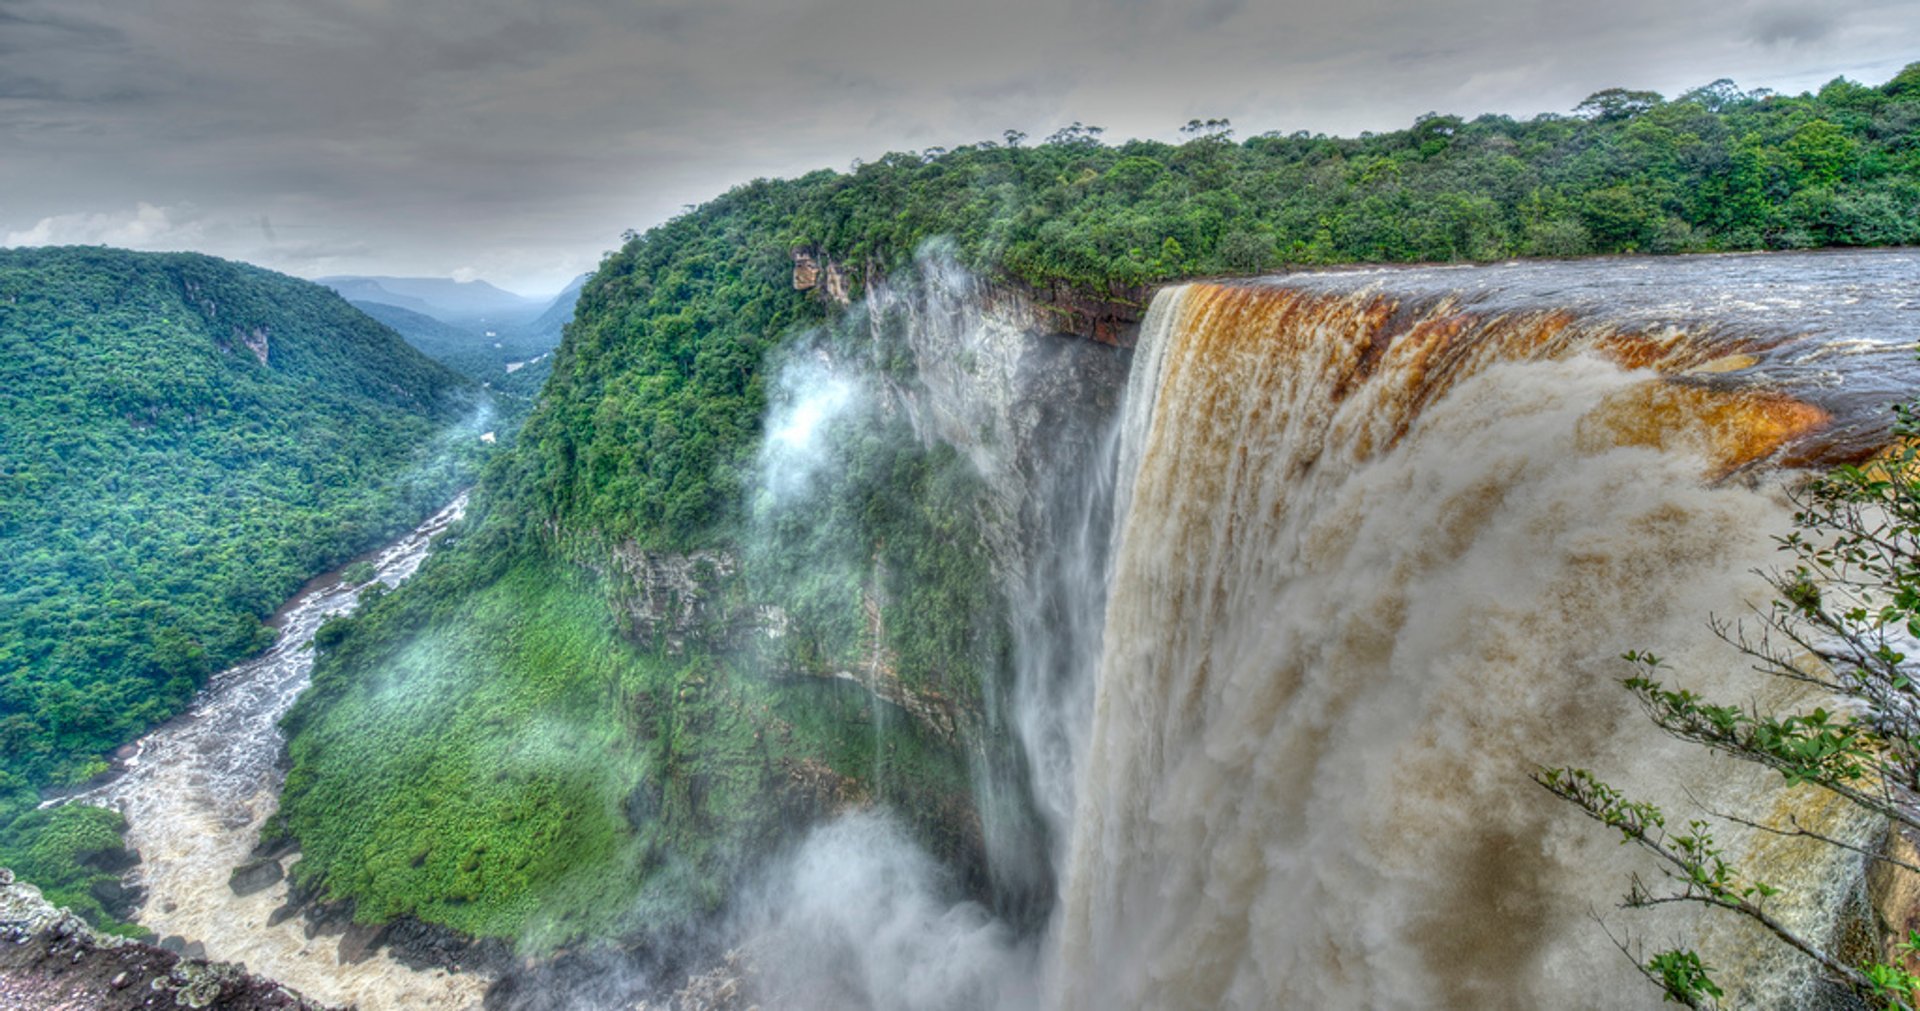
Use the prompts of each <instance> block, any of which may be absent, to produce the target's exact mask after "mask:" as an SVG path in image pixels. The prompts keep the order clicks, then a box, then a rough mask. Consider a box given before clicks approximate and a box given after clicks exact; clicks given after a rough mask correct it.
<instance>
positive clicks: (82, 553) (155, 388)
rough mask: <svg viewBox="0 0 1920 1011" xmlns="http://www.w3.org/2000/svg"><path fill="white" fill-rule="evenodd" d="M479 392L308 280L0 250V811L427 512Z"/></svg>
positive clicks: (143, 716)
mask: <svg viewBox="0 0 1920 1011" xmlns="http://www.w3.org/2000/svg"><path fill="white" fill-rule="evenodd" d="M483 396H484V395H483V394H482V393H481V391H480V390H479V389H478V388H477V386H476V385H475V384H474V383H472V382H470V381H469V380H467V379H464V378H462V377H460V376H458V375H456V374H455V373H453V372H452V371H450V370H448V369H447V368H446V367H444V366H442V365H440V364H438V363H436V362H433V361H431V360H429V359H428V358H426V357H424V356H423V355H421V354H420V353H419V352H418V351H416V350H414V349H413V348H411V347H409V346H407V344H406V343H405V342H404V341H402V340H401V338H400V337H399V336H398V335H396V334H395V333H394V332H393V331H392V330H390V329H389V328H387V327H385V326H382V325H381V324H380V323H378V322H376V321H375V320H373V319H371V318H369V317H368V316H367V315H365V314H364V313H361V312H360V311H358V310H356V309H355V308H353V307H352V306H351V305H348V304H347V302H346V301H345V300H343V299H341V298H340V297H338V296H337V295H335V294H334V293H333V292H331V291H328V290H327V289H325V288H323V287H321V286H319V285H316V284H312V283H309V282H307V281H302V280H298V279H296V278H292V277H287V276H285V275H283V274H276V273H273V272H271V271H267V270H262V269H260V268H258V267H251V266H248V265H245V264H240V263H233V262H229V261H225V260H219V259H215V258H213V257H208V256H200V255H196V254H156V253H133V252H127V251H124V250H115V249H103V248H98V247H88V248H54V249H4V250H0V557H3V558H5V559H6V560H7V561H6V563H5V564H4V565H0V825H4V824H5V823H6V822H7V820H8V819H9V817H10V815H11V812H12V811H13V810H16V809H17V807H18V805H20V804H25V805H26V806H29V807H30V806H31V800H32V795H31V791H24V790H23V788H24V787H26V786H37V785H42V784H46V783H49V782H63V781H72V780H75V779H83V778H85V777H86V776H88V775H91V774H92V773H93V772H95V771H98V770H99V769H100V768H101V764H100V756H101V755H103V754H104V753H106V752H108V751H111V750H113V749H114V748H116V747H118V746H120V745H121V744H123V743H125V742H126V741H128V740H129V739H131V738H132V737H134V736H135V735H136V734H138V733H139V732H140V731H142V730H144V729H146V728H147V727H149V726H151V725H152V724H154V723H156V722H158V721H160V720H163V719H165V718H167V717H168V716H170V715H172V714H173V713H175V712H177V711H179V709H180V707H181V706H183V705H185V704H186V702H187V700H188V699H189V698H191V696H192V694H193V691H194V689H195V688H196V687H198V685H199V684H200V683H201V681H202V680H204V678H205V677H206V676H207V675H208V674H210V673H211V672H213V671H215V670H219V669H221V668H223V667H226V666H228V665H229V664H231V663H233V662H234V661H235V660H237V659H239V658H241V657H243V656H245V655H247V654H249V653H251V652H253V651H255V650H258V649H260V648H261V647H262V646H263V645H265V644H266V643H268V642H271V641H272V639H273V632H272V630H271V629H269V628H267V627H266V626H264V625H263V624H262V619H264V618H266V617H267V616H268V615H269V614H271V613H272V611H273V609H274V608H275V607H277V606H279V604H280V603H281V602H282V601H283V600H284V599H286V597H288V596H289V595H290V594H292V593H293V591H295V590H296V589H298V588H299V586H300V584H301V583H302V582H304V581H305V580H307V579H308V578H309V577H311V576H313V575H315V574H317V573H319V572H322V571H324V570H325V569H327V568H328V567H330V566H332V565H335V564H338V563H339V562H341V561H343V560H345V559H346V558H348V557H350V556H352V555H353V554H355V553H357V552H359V551H362V550H365V549H366V548H368V547H371V546H373V545H374V544H376V543H378V542H379V541H381V540H382V539H384V538H386V537H388V536H389V535H391V534H393V533H395V532H397V531H400V530H404V529H406V528H407V527H409V526H411V525H412V524H414V523H415V522H417V521H418V519H419V518H420V517H421V516H423V515H424V514H425V513H426V512H428V511H429V510H431V509H432V508H434V507H437V506H439V505H441V504H444V502H445V500H446V499H447V498H448V497H449V496H450V495H451V493H452V489H453V487H454V486H455V485H456V484H457V483H459V482H462V481H465V480H468V479H469V475H470V474H471V470H472V467H471V465H472V463H473V462H474V461H473V460H472V459H471V458H470V457H471V456H472V455H473V454H475V453H477V452H479V449H478V441H479V440H478V439H477V437H476V438H466V437H464V436H459V437H456V436H455V435H454V427H453V426H455V425H456V424H457V423H458V422H460V421H461V420H462V419H464V418H468V417H470V416H472V415H473V414H474V411H475V409H476V407H477V406H478V405H479V403H480V402H481V400H482V398H483ZM476 434H477V433H476Z"/></svg>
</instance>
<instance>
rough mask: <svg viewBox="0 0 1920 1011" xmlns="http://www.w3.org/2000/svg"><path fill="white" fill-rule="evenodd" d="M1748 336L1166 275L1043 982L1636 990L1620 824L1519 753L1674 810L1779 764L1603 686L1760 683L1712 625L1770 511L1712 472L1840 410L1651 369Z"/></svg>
mask: <svg viewBox="0 0 1920 1011" xmlns="http://www.w3.org/2000/svg"><path fill="white" fill-rule="evenodd" d="M1752 349H1753V345H1752V343H1751V342H1749V343H1744V344H1743V343H1741V342H1738V341H1731V340H1728V339H1724V338H1711V337H1704V336H1701V335H1699V334H1688V333H1686V332H1683V331H1679V330H1668V331H1664V332H1647V331H1643V330H1635V329H1632V328H1626V327H1620V326H1613V325H1608V324H1606V323H1604V322H1600V321H1596V320H1595V319H1594V318H1591V317H1583V316H1576V315H1574V314H1572V313H1568V312H1565V311H1534V312H1504V313H1490V312H1485V311H1475V310H1474V308H1473V307H1472V306H1467V305H1462V304H1460V303H1459V302H1458V301H1455V300H1452V299H1449V298H1444V297H1443V298H1426V299H1418V300H1407V299H1400V298H1395V297H1392V296H1389V295H1386V294H1382V293H1381V292H1379V291H1377V290H1373V289H1365V288H1363V289H1360V290H1354V291H1345V292H1331V293H1329V292H1316V291H1313V290H1310V289H1306V290H1303V289H1299V288H1291V287H1281V286H1278V285H1270V284H1244V285H1218V284H1197V285H1189V286H1185V287H1181V288H1174V289H1170V290H1168V291H1165V292H1162V293H1161V294H1160V296H1159V297H1158V299H1157V301H1156V302H1155V304H1154V306H1153V310H1152V313H1151V314H1150V316H1149V318H1148V319H1147V321H1146V322H1145V323H1144V324H1143V328H1142V334H1141V339H1140V343H1139V347H1138V349H1137V351H1136V356H1135V362H1134V369H1133V373H1132V376H1131V381H1130V385H1129V390H1128V400H1127V403H1126V405H1125V414H1124V417H1123V418H1122V419H1121V421H1120V426H1121V427H1120V441H1119V446H1120V449H1119V454H1120V455H1119V465H1118V476H1117V488H1116V493H1115V494H1116V499H1115V511H1114V517H1115V519H1114V524H1115V530H1114V535H1113V538H1114V539H1113V547H1112V561H1111V565H1110V569H1109V577H1108V585H1107V594H1108V603H1107V612H1106V620H1105V631H1104V638H1103V640H1102V641H1101V642H1100V643H1099V644H1098V646H1097V647H1093V646H1090V648H1097V649H1098V650H1099V652H1100V657H1101V659H1100V664H1099V673H1098V683H1097V687H1096V691H1095V696H1094V699H1095V701H1094V711H1093V715H1092V723H1091V729H1090V731H1089V733H1088V738H1087V740H1088V743H1087V746H1086V749H1087V750H1086V754H1085V756H1084V758H1083V760H1082V761H1081V762H1080V763H1078V764H1079V769H1080V776H1079V780H1078V791H1077V806H1076V809H1075V813H1074V816H1073V824H1072V842H1071V848H1070V853H1069V855H1068V858H1067V866H1066V867H1065V868H1064V871H1063V876H1062V879H1063V894H1062V902H1061V908H1060V910H1059V911H1058V914H1057V919H1056V923H1055V937H1054V944H1055V948H1054V952H1053V955H1054V957H1053V959H1052V965H1051V972H1050V976H1051V979H1050V987H1049V989H1050V993H1051V996H1052V1001H1053V1002H1054V1003H1057V1004H1058V1005H1059V1006H1063V1007H1068V1008H1103V1007H1160V1008H1203V1007H1229V1006H1231V1007H1249V1008H1251V1007H1362V1006H1365V1007H1413V1006H1422V1007H1425V1006H1435V1005H1443V1006H1459V1007H1469V1006H1471V1007H1523V1006H1524V1007H1537V1006H1591V1005H1592V1004H1593V1003H1594V1002H1595V997H1594V994H1595V993H1596V989H1595V988H1599V987H1607V988H1612V987H1636V986H1643V985H1644V983H1641V982H1639V981H1638V980H1637V978H1635V977H1634V976H1633V974H1632V969H1631V966H1629V965H1628V964H1627V963H1626V961H1625V960H1624V959H1622V958H1621V957H1620V955H1619V954H1618V952H1616V951H1614V950H1613V949H1612V948H1611V947H1610V946H1609V945H1608V943H1607V941H1606V938H1605V935H1604V934H1603V933H1601V932H1600V931H1599V930H1598V929H1597V928H1596V927H1595V925H1594V924H1593V922H1592V921H1591V919H1590V918H1589V912H1588V911H1589V909H1590V908H1592V909H1601V910H1608V911H1611V909H1612V906H1613V905H1614V902H1615V901H1616V900H1617V898H1618V896H1619V894H1620V892H1621V891H1622V889H1623V888H1624V881H1625V873H1626V872H1627V871H1628V870H1629V869H1631V868H1633V867H1634V866H1635V864H1634V863H1633V861H1632V859H1631V854H1629V853H1626V852H1623V851H1622V850H1621V848H1620V847H1618V846H1616V845H1614V843H1615V840H1613V839H1609V838H1606V837H1605V836H1604V835H1603V834H1602V833H1600V832H1598V831H1596V830H1594V829H1593V827H1592V826H1590V825H1588V824H1586V823H1584V821H1583V820H1582V819H1580V818H1578V817H1577V816H1576V815H1574V814H1572V813H1571V812H1569V811H1566V810H1563V809H1557V808H1556V806H1555V805H1556V803H1557V802H1555V801H1553V800H1552V799H1551V798H1548V797H1546V796H1545V795H1544V794H1543V793H1541V792H1540V791H1538V790H1537V789H1535V788H1533V787H1532V786H1531V785H1530V784H1528V783H1527V780H1526V773H1527V771H1528V770H1529V769H1531V768H1533V767H1534V766H1535V765H1536V764H1541V763H1544V764H1563V763H1572V764H1579V765H1588V766H1591V767H1593V768H1595V769H1597V770H1605V771H1606V772H1607V774H1608V776H1609V778H1611V779H1613V780H1614V781H1616V782H1617V784H1618V785H1621V786H1622V787H1624V788H1626V789H1628V790H1629V792H1631V793H1636V794H1639V795H1643V796H1647V797H1649V798H1650V799H1653V800H1656V801H1658V802H1662V803H1666V804H1671V805H1676V806H1677V807H1684V806H1686V800H1685V798H1686V796H1687V794H1688V793H1689V792H1691V793H1692V794H1693V795H1694V796H1699V797H1705V798H1708V799H1714V800H1720V801H1723V802H1725V803H1726V806H1728V807H1739V806H1740V804H1741V803H1742V799H1743V798H1744V799H1747V800H1751V798H1752V797H1754V796H1758V795H1759V794H1760V792H1761V791H1764V790H1768V789H1771V787H1772V784H1771V783H1768V782H1766V781H1764V780H1761V779H1758V778H1756V777H1755V776H1753V775H1751V774H1750V773H1749V770H1745V769H1737V768H1728V767H1726V765H1724V764H1715V763H1712V762H1710V761H1709V760H1708V759H1707V757H1706V756H1705V755H1703V754H1702V753H1701V752H1699V750H1698V749H1690V748H1687V747H1685V746H1682V745H1678V744H1675V743H1673V742H1670V741H1668V740H1666V739H1664V738H1663V737H1661V735H1660V734H1659V733H1658V731H1657V730H1655V729H1654V728H1653V727H1652V726H1650V725H1649V724H1648V723H1647V722H1646V720H1645V718H1644V717H1643V716H1641V715H1640V714H1639V712H1638V711H1637V710H1634V709H1633V708H1632V706H1631V703H1630V701H1629V700H1628V699H1627V698H1626V695H1625V693H1624V692H1622V691H1621V690H1620V688H1619V687H1618V685H1617V684H1616V683H1615V679H1616V677H1618V676H1619V675H1620V674H1621V673H1622V665H1621V664H1620V661H1619V659H1618V656H1619V654H1620V653H1621V652H1622V651H1623V650H1627V649H1634V648H1641V647H1649V648H1658V649H1659V650H1660V651H1661V652H1662V653H1663V654H1666V655H1669V656H1671V657H1672V658H1673V659H1675V661H1676V665H1677V666H1678V667H1680V668H1681V669H1684V670H1690V671H1695V672H1700V673H1701V674H1703V675H1704V676H1705V680H1704V681H1703V682H1701V683H1699V684H1697V685H1695V686H1696V687H1703V688H1705V689H1706V690H1708V691H1709V692H1710V693H1711V692H1716V691H1717V692H1718V693H1719V694H1722V695H1730V696H1732V697H1736V698H1739V697H1753V694H1754V691H1755V689H1754V687H1753V686H1752V685H1751V682H1750V680H1748V679H1746V678H1744V677H1743V676H1742V675H1741V674H1740V673H1739V672H1738V671H1737V668H1739V667H1740V666H1741V665H1740V664H1739V663H1738V661H1737V658H1735V657H1732V656H1730V655H1728V654H1727V653H1725V652H1723V651H1721V650H1719V649H1716V648H1715V647H1716V646H1718V644H1717V643H1715V642H1714V641H1713V640H1712V637H1711V636H1710V635H1709V634H1708V633H1707V630H1706V628H1705V626H1704V620H1705V618H1706V616H1707V615H1708V614H1709V613H1710V612H1716V613H1721V614H1735V613H1738V612H1739V610H1740V609H1741V608H1742V607H1743V606H1744V604H1745V602H1746V601H1748V600H1749V599H1752V598H1753V597H1754V595H1755V594H1757V593H1760V592H1761V591H1762V590H1763V588H1762V587H1760V586H1759V585H1758V581H1757V580H1755V579H1752V578H1743V577H1741V576H1739V575H1738V574H1740V573H1745V572H1749V571H1750V570H1752V569H1754V568H1756V567H1759V566H1763V565H1765V564H1766V563H1767V562H1768V560H1769V555H1770V554H1771V550H1770V549H1771V547H1772V543H1771V540H1770V535H1771V534H1772V533H1775V532H1778V531H1781V530H1783V529H1784V528H1785V526H1786V524H1787V512H1786V507H1785V504H1784V502H1783V501H1782V499H1781V498H1780V497H1779V495H1778V494H1777V493H1775V492H1772V491H1768V490H1766V489H1764V488H1755V487H1749V486H1748V485H1747V484H1744V483H1742V482H1738V481H1723V480H1719V479H1720V478H1722V477H1724V476H1726V475H1728V474H1730V473H1733V472H1735V471H1737V470H1739V469H1740V468H1743V467H1750V466H1753V465H1755V464H1756V463H1759V462H1762V461H1766V460H1768V459H1769V458H1770V457H1773V456H1775V455H1776V454H1777V451H1778V450H1779V449H1780V448H1781V447H1782V446H1783V445H1784V444H1786V443H1788V442H1789V441H1791V440H1793V439H1795V438H1796V437H1799V436H1801V435H1804V434H1806V433H1808V432H1810V431H1812V430H1814V429H1816V428H1818V427H1819V426H1821V425H1822V424H1823V423H1825V421H1826V415H1825V414H1824V412H1822V411H1821V410H1820V409H1819V408H1817V407H1814V406H1811V405H1809V404H1806V403H1803V402H1801V401H1799V400H1796V399H1794V398H1792V397H1788V396H1785V395H1783V394H1780V393H1777V392H1769V391H1766V390H1762V389H1757V388H1751V387H1748V388H1741V387H1737V386H1710V385H1708V384H1705V383H1702V382H1692V381H1688V382H1675V381H1672V377H1674V376H1676V375H1678V374H1680V373H1683V372H1686V371H1688V370H1693V371H1694V372H1695V373H1696V374H1704V373H1707V372H1710V371H1711V368H1712V363H1714V362H1715V361H1716V360H1721V359H1724V358H1725V357H1726V356H1728V355H1734V354H1744V353H1747V352H1750V351H1751V350H1752ZM1702 366H1706V368H1704V369H1703V368H1702ZM1715 672H1724V674H1716V673H1715ZM1816 913H1818V911H1815V912H1814V913H1809V914H1808V915H1815V914H1816ZM1821 915H1824V914H1821ZM1661 922H1662V923H1663V924H1665V925H1666V926H1663V927H1662V928H1661V929H1663V930H1667V932H1668V933H1669V934H1671V932H1672V930H1671V929H1669V928H1672V927H1678V926H1682V925H1680V924H1678V923H1677V922H1676V921H1674V920H1672V919H1668V920H1664V921H1661ZM1729 937H1730V938H1731V940H1730V941H1729V942H1728V943H1730V944H1733V945H1735V946H1738V945H1740V944H1744V943H1746V942H1747V941H1749V940H1750V938H1742V937H1734V936H1732V935H1729ZM1609 1002H1610V1001H1605V1000H1603V1001H1601V1003H1609Z"/></svg>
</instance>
